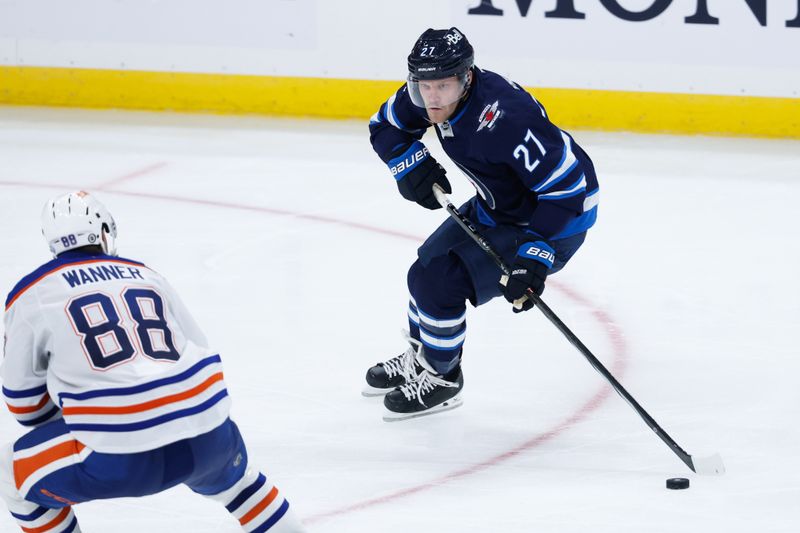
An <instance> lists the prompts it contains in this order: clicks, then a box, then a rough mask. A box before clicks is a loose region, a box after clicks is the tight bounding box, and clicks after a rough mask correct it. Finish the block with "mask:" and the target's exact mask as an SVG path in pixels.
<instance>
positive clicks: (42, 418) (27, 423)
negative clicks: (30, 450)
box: [18, 407, 59, 427]
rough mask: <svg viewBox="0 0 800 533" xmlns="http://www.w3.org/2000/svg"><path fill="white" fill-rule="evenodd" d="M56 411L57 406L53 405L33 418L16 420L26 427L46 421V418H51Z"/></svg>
mask: <svg viewBox="0 0 800 533" xmlns="http://www.w3.org/2000/svg"><path fill="white" fill-rule="evenodd" d="M58 411H59V409H58V407H53V408H52V409H50V410H49V411H47V412H46V413H45V414H43V415H42V416H40V417H37V418H34V419H33V420H18V422H19V423H20V424H22V425H23V426H26V427H30V426H38V425H39V424H41V423H42V422H47V421H48V420H50V419H51V418H53V417H54V416H55V415H57V414H58Z"/></svg>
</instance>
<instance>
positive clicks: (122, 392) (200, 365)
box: [58, 354, 222, 405]
mask: <svg viewBox="0 0 800 533" xmlns="http://www.w3.org/2000/svg"><path fill="white" fill-rule="evenodd" d="M221 362H222V359H221V358H220V356H219V354H217V355H212V356H210V357H206V358H205V359H202V360H200V361H198V362H197V363H195V364H194V366H192V367H191V368H189V369H188V370H185V371H183V372H181V373H180V374H176V375H174V376H170V377H168V378H163V379H157V380H155V381H150V382H148V383H143V384H142V385H136V386H134V387H123V388H118V389H99V390H93V391H88V392H80V393H73V392H62V393H60V394H59V395H58V397H59V398H60V401H61V404H62V405H63V403H64V399H70V400H77V401H80V400H88V399H91V398H99V397H102V396H128V395H130V394H139V393H140V392H147V391H150V390H153V389H157V388H158V387H163V386H165V385H172V384H174V383H179V382H181V381H185V380H187V379H189V378H190V377H192V376H194V375H195V374H197V373H198V372H200V371H201V370H202V369H204V368H205V367H207V366H209V365H212V364H214V363H221Z"/></svg>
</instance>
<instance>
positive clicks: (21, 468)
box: [14, 440, 86, 489]
mask: <svg viewBox="0 0 800 533" xmlns="http://www.w3.org/2000/svg"><path fill="white" fill-rule="evenodd" d="M85 447H86V446H84V445H83V444H81V443H80V442H78V441H76V440H68V441H66V442H62V443H61V444H57V445H55V446H53V447H52V448H48V449H46V450H44V451H43V452H40V453H37V454H36V455H34V456H32V457H26V458H25V459H17V460H16V461H14V479H15V480H16V482H17V489H19V488H21V487H22V484H23V483H25V480H26V479H28V478H29V477H30V476H31V474H33V473H34V472H36V471H37V470H39V469H40V468H44V467H45V466H47V465H49V464H50V463H53V462H55V461H58V460H59V459H64V458H65V457H69V456H70V455H77V454H79V453H80V452H81V450H83V449H84V448H85Z"/></svg>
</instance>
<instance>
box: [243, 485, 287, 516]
mask: <svg viewBox="0 0 800 533" xmlns="http://www.w3.org/2000/svg"><path fill="white" fill-rule="evenodd" d="M277 496H278V489H277V487H272V490H271V491H269V493H268V494H267V495H266V496H265V497H264V499H263V500H261V501H260V502H259V504H258V505H256V506H255V507H253V508H252V509H251V510H250V512H249V513H247V514H246V515H244V516H243V517H241V518H240V519H239V523H240V524H242V525H245V524H246V523H248V522H249V521H250V520H252V519H253V518H255V517H257V516H258V515H259V514H260V513H261V511H263V510H264V509H266V508H267V506H268V505H269V504H271V503H272V502H273V501H274V500H275V498H276V497H277Z"/></svg>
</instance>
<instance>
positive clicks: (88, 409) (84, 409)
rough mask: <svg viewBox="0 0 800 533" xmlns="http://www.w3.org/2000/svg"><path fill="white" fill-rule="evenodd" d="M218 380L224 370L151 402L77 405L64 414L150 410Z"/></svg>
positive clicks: (201, 390)
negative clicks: (106, 405) (94, 405)
mask: <svg viewBox="0 0 800 533" xmlns="http://www.w3.org/2000/svg"><path fill="white" fill-rule="evenodd" d="M218 381H222V372H217V373H216V374H214V375H213V376H210V377H209V378H208V379H206V380H205V381H204V382H202V383H201V384H199V385H197V386H196V387H193V388H191V389H189V390H187V391H184V392H180V393H178V394H173V395H171V396H165V397H164V398H159V399H158V400H151V401H149V402H144V403H139V404H136V405H124V406H120V407H92V406H91V405H87V406H77V407H64V409H63V413H64V416H70V415H128V414H131V413H141V412H142V411H149V410H150V409H155V408H156V407H161V406H163V405H168V404H171V403H175V402H180V401H182V400H186V399H188V398H191V397H192V396H197V395H198V394H200V393H201V392H203V391H204V390H206V389H208V388H209V387H211V385H213V384H214V383H217V382H218Z"/></svg>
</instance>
